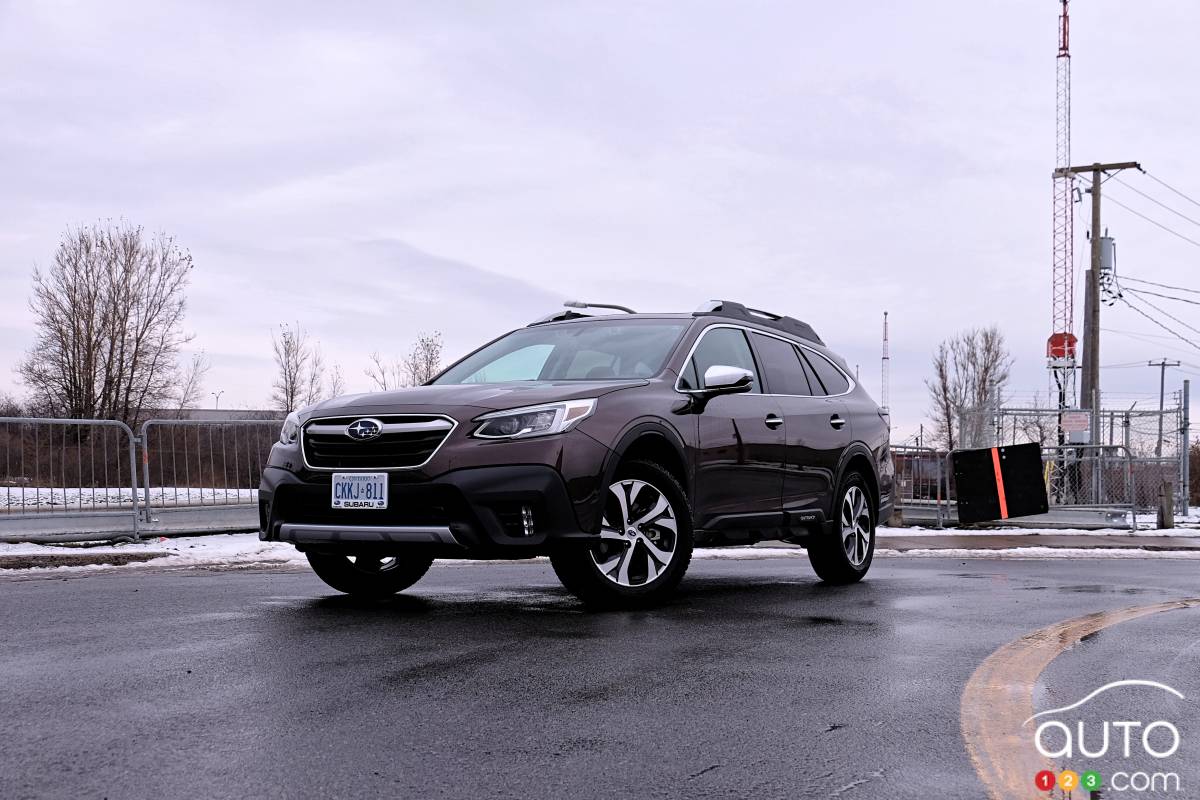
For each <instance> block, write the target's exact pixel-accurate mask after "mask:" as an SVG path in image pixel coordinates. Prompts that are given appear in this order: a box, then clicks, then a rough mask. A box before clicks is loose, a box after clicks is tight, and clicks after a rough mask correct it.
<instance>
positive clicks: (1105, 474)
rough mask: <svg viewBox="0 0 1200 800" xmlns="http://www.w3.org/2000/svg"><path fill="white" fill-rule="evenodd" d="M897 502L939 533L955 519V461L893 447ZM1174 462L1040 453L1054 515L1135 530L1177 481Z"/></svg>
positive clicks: (1086, 448)
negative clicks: (1104, 516)
mask: <svg viewBox="0 0 1200 800" xmlns="http://www.w3.org/2000/svg"><path fill="white" fill-rule="evenodd" d="M892 458H893V462H894V464H895V469H896V488H895V501H896V507H897V508H898V509H899V510H900V512H901V514H903V515H907V516H908V518H909V519H918V520H921V521H924V522H927V523H931V524H936V525H937V526H938V527H941V526H942V525H944V524H947V523H948V522H951V521H952V520H953V519H954V508H955V504H956V503H957V501H958V499H957V494H956V490H955V485H954V471H953V460H952V455H951V454H949V453H947V452H946V451H945V450H937V449H935V448H931V447H894V448H892ZM1178 469H1179V464H1178V460H1177V459H1175V458H1136V457H1134V455H1133V454H1131V453H1130V452H1129V451H1128V450H1126V449H1125V447H1124V446H1123V445H1111V446H1110V445H1064V446H1062V447H1044V448H1042V477H1043V480H1044V481H1045V484H1046V496H1047V499H1048V501H1049V505H1050V509H1051V511H1053V510H1055V509H1064V510H1066V509H1076V510H1083V509H1109V510H1113V511H1115V512H1118V513H1120V512H1123V513H1124V514H1125V518H1126V521H1127V523H1128V525H1129V526H1130V527H1131V528H1133V529H1136V527H1137V519H1138V516H1139V515H1142V516H1146V515H1153V514H1154V512H1155V511H1156V510H1157V508H1158V506H1159V502H1160V496H1161V493H1162V492H1163V487H1164V485H1166V484H1170V485H1171V486H1172V488H1174V487H1175V481H1176V480H1178Z"/></svg>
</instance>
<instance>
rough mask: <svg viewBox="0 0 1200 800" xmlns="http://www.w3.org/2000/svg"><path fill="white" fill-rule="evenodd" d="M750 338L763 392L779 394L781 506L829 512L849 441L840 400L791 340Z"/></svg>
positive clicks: (764, 335)
mask: <svg viewBox="0 0 1200 800" xmlns="http://www.w3.org/2000/svg"><path fill="white" fill-rule="evenodd" d="M750 338H751V340H752V342H753V344H754V351H755V354H756V355H757V356H758V360H759V363H761V364H762V365H763V380H764V383H765V384H766V388H767V392H768V393H770V394H771V395H774V396H776V397H777V399H778V401H779V404H780V407H781V409H782V411H783V418H784V439H785V443H786V449H785V452H784V478H783V496H782V507H783V509H784V510H785V511H788V512H795V513H796V514H797V515H798V514H800V513H801V512H803V511H805V510H809V509H821V510H822V511H823V512H825V513H829V508H828V498H829V497H830V496H831V495H832V492H833V488H834V486H833V483H834V481H835V480H836V476H837V466H838V460H839V458H840V457H841V453H842V450H843V449H845V447H846V446H847V445H848V444H849V443H850V430H849V425H848V424H847V423H846V416H845V413H844V410H845V409H844V407H843V404H842V401H841V400H839V399H837V398H835V397H830V396H829V394H830V392H829V391H827V390H826V389H825V387H824V384H823V383H822V381H821V379H820V377H819V373H817V372H816V371H815V370H814V368H813V367H812V366H811V364H810V362H808V361H807V360H806V359H805V356H804V355H803V354H802V352H801V349H800V348H799V347H797V346H796V345H795V344H794V343H793V342H791V341H788V340H786V339H783V338H781V337H778V336H772V335H770V334H767V333H759V332H757V331H756V332H754V333H752V334H751V336H750ZM830 366H832V365H830ZM830 382H831V383H833V380H832V378H830Z"/></svg>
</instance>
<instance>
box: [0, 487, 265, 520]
mask: <svg viewBox="0 0 1200 800" xmlns="http://www.w3.org/2000/svg"><path fill="white" fill-rule="evenodd" d="M137 497H138V503H139V504H140V503H144V502H145V501H146V490H145V489H139V490H138V493H137ZM257 502H258V490H257V489H218V488H212V487H206V488H189V487H187V486H159V487H151V489H150V505H151V506H152V507H154V508H166V507H173V506H200V505H206V506H212V505H234V504H237V503H248V504H254V503H257ZM132 508H133V493H132V492H131V491H130V490H129V489H128V488H124V489H113V488H110V489H92V488H83V489H72V488H69V487H68V488H66V489H61V488H59V489H53V488H48V487H33V486H4V487H0V514H4V513H6V512H7V513H13V514H18V513H25V512H37V511H60V512H61V511H110V510H111V511H117V510H120V509H132Z"/></svg>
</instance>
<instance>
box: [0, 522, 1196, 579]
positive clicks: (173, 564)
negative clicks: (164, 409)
mask: <svg viewBox="0 0 1200 800" xmlns="http://www.w3.org/2000/svg"><path fill="white" fill-rule="evenodd" d="M1047 533H1060V532H1059V531H1047ZM955 535H957V532H956V533H955ZM139 552H141V553H148V554H149V553H156V554H157V553H161V554H162V555H161V556H160V557H158V558H152V559H150V560H148V561H142V562H136V563H132V564H124V565H121V566H114V565H108V564H92V565H86V566H59V567H38V568H33V569H20V570H11V569H10V570H0V574H22V575H28V574H37V573H63V574H71V573H88V572H96V571H100V570H104V571H108V570H131V569H138V568H143V567H150V568H160V569H161V568H167V569H195V568H202V567H224V568H238V567H243V568H251V567H301V566H303V567H307V564H308V562H307V560H306V559H305V557H304V555H303V554H302V553H300V552H299V551H297V550H296V549H295V548H294V547H292V546H291V545H290V544H284V543H281V542H262V541H259V539H258V536H257V534H252V533H251V534H247V533H238V534H222V535H215V536H193V537H182V538H177V539H167V538H157V539H149V540H146V541H143V542H134V543H129V544H120V545H106V546H102V547H79V546H67V545H37V544H4V543H0V556H30V555H39V554H40V555H49V554H60V555H61V554H85V555H91V556H96V555H104V554H111V553H122V554H127V553H139ZM806 555H807V554H806V552H805V551H804V550H803V549H802V548H799V547H782V546H780V547H771V546H759V547H723V548H714V549H698V550H696V551H695V553H694V555H693V558H694V559H696V560H700V561H704V560H718V559H725V560H739V559H763V558H804V557H806ZM875 555H876V556H878V557H880V558H1005V559H1009V558H1024V559H1047V558H1051V559H1059V558H1100V559H1112V558H1170V559H1200V551H1178V550H1175V551H1172V550H1156V551H1149V550H1141V549H1131V548H1126V549H1116V548H1087V549H1082V548H1057V547H1053V548H1052V547H1019V548H1011V549H1003V550H997V549H944V550H939V549H933V548H930V549H915V550H903V551H901V550H895V549H890V548H887V547H886V546H885V547H881V548H879V549H877V550H876V551H875ZM532 561H534V562H537V563H546V562H547V561H548V559H546V558H537V559H532ZM437 563H438V564H441V565H451V566H455V565H457V566H462V565H473V564H488V563H493V564H494V563H497V562H494V561H493V562H487V561H470V560H454V559H441V560H439V561H438V562H437ZM520 563H529V560H525V561H522V562H520Z"/></svg>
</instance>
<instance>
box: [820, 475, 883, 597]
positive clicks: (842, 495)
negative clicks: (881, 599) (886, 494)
mask: <svg viewBox="0 0 1200 800" xmlns="http://www.w3.org/2000/svg"><path fill="white" fill-rule="evenodd" d="M876 513H877V512H875V511H874V510H873V509H872V503H871V492H870V490H869V489H868V488H867V482H866V479H864V478H863V476H862V475H861V474H859V473H857V472H851V473H848V474H847V475H846V477H845V478H843V479H842V485H841V486H840V487H839V489H838V494H837V504H836V505H835V506H834V515H833V522H834V530H833V531H832V532H830V533H829V534H827V535H826V536H824V537H822V538H821V540H820V541H818V542H815V543H814V544H812V545H811V546H810V547H809V548H808V560H809V563H811V564H812V568H813V571H815V572H816V573H817V577H819V578H820V579H821V580H823V581H825V582H826V583H832V584H837V585H842V584H847V583H857V582H858V581H861V580H862V579H863V577H864V576H865V575H866V574H867V570H869V569H870V568H871V561H872V560H873V559H874V557H875V516H876Z"/></svg>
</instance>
